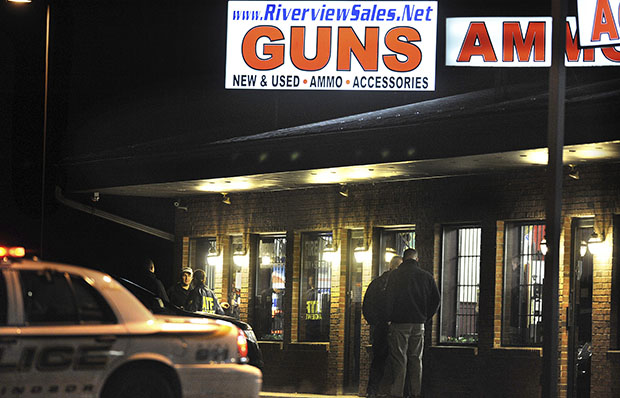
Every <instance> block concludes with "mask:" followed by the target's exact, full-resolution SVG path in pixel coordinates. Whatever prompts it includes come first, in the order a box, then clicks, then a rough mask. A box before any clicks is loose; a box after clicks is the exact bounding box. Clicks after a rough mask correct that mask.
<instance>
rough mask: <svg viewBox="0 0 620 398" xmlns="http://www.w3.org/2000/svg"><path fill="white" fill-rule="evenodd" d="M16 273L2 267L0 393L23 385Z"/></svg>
mask: <svg viewBox="0 0 620 398" xmlns="http://www.w3.org/2000/svg"><path fill="white" fill-rule="evenodd" d="M14 285H15V283H14V275H13V273H12V272H10V271H9V270H8V269H0V395H4V394H12V393H13V391H14V390H13V388H14V387H17V388H18V389H19V386H20V385H21V382H22V379H23V377H22V376H23V375H22V374H21V373H20V372H19V371H18V369H19V368H20V367H21V365H20V362H22V361H21V347H20V344H19V342H20V340H19V338H18V337H19V332H20V329H19V327H17V325H18V324H19V323H20V318H19V315H21V312H20V311H19V310H18V309H17V308H16V303H17V300H16V299H15V289H14Z"/></svg>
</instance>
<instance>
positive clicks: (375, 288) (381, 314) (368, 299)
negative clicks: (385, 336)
mask: <svg viewBox="0 0 620 398" xmlns="http://www.w3.org/2000/svg"><path fill="white" fill-rule="evenodd" d="M389 275H390V271H385V272H384V273H383V274H381V275H380V276H378V277H376V278H375V279H373V280H372V282H370V285H368V288H367V289H366V293H365V294H364V302H363V303H362V313H363V314H364V318H366V321H367V322H368V323H369V324H371V325H378V324H380V323H387V321H388V319H387V316H386V305H387V302H386V301H387V300H386V299H387V297H386V290H385V289H386V287H387V283H388V277H389Z"/></svg>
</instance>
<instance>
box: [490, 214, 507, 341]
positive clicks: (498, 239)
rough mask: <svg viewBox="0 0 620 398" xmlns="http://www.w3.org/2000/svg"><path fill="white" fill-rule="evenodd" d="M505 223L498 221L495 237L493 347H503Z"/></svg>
mask: <svg viewBox="0 0 620 398" xmlns="http://www.w3.org/2000/svg"><path fill="white" fill-rule="evenodd" d="M504 232H505V229H504V222H503V221H497V223H496V235H495V303H494V304H495V305H494V308H495V310H494V311H493V314H494V315H493V347H496V348H499V347H501V346H502V305H503V302H502V297H503V286H504V262H503V258H504Z"/></svg>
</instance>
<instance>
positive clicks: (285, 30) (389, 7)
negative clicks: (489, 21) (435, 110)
mask: <svg viewBox="0 0 620 398" xmlns="http://www.w3.org/2000/svg"><path fill="white" fill-rule="evenodd" d="M436 42H437V2H436V1H404V2H403V1H364V2H348V1H329V2H317V1H279V2H266V1H229V3H228V35H227V49H226V88H227V89H259V90H262V89H277V90H375V91H383V90H396V91H433V90H435V58H436Z"/></svg>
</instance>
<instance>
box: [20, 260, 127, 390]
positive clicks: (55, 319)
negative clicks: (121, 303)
mask: <svg viewBox="0 0 620 398" xmlns="http://www.w3.org/2000/svg"><path fill="white" fill-rule="evenodd" d="M19 284H20V289H19V290H20V291H19V293H18V295H17V296H19V297H20V298H21V300H22V307H23V327H22V328H21V333H20V334H19V338H18V340H19V341H18V346H19V347H20V350H21V352H22V358H24V357H25V358H26V359H27V364H26V365H27V366H24V367H23V369H20V372H21V379H22V381H21V383H20V384H19V388H20V389H21V394H20V396H22V397H29V396H37V397H40V396H46V395H48V394H49V395H51V394H53V395H54V396H58V397H64V396H67V397H68V396H72V397H74V396H82V397H87V396H93V397H94V396H97V395H98V391H99V389H100V388H101V385H102V383H103V381H104V379H105V375H106V374H107V373H108V372H109V370H110V368H111V367H113V364H114V362H115V361H118V360H119V358H120V357H122V356H123V353H124V349H125V344H126V343H125V341H126V340H125V337H124V328H122V326H121V325H119V324H118V323H117V321H116V317H115V315H114V313H113V311H112V309H111V308H110V306H109V305H108V303H107V302H106V301H105V299H104V298H103V297H102V296H101V295H100V294H99V293H98V292H97V290H96V289H95V288H94V287H93V286H91V284H90V283H88V281H87V279H85V278H83V277H81V276H80V275H72V274H69V273H67V272H57V271H53V270H20V271H19Z"/></svg>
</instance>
